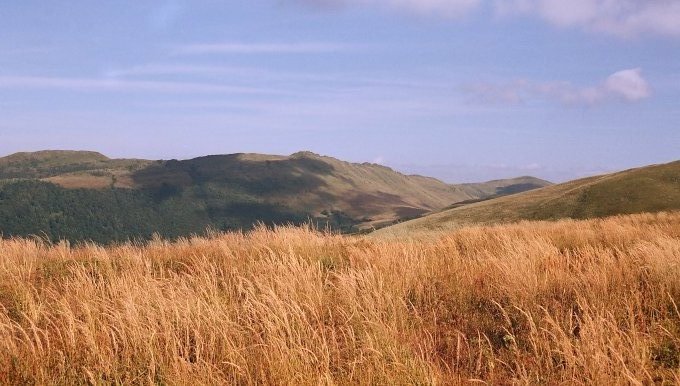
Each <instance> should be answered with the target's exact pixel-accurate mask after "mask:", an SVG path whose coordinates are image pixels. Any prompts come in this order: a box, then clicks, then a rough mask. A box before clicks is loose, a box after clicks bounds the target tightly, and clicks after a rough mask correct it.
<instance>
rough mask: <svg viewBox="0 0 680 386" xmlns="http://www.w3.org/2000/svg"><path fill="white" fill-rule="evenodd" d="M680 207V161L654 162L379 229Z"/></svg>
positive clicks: (395, 231)
mask: <svg viewBox="0 0 680 386" xmlns="http://www.w3.org/2000/svg"><path fill="white" fill-rule="evenodd" d="M674 210H680V161H673V162H669V163H666V164H653V165H648V166H643V167H639V168H632V169H627V170H623V171H619V172H615V173H609V174H603V175H598V176H592V177H587V178H582V179H578V180H573V181H568V182H565V183H562V184H556V185H551V186H547V187H543V188H540V189H536V190H531V191H526V192H521V193H518V194H514V195H506V196H502V197H498V198H491V199H485V200H480V201H477V202H469V203H462V204H461V205H454V206H452V207H450V208H448V209H445V210H442V211H439V212H435V213H432V214H429V215H428V216H424V217H422V218H419V219H415V220H412V221H407V222H403V223H401V224H398V225H395V226H393V227H388V228H385V229H381V230H380V231H378V233H377V235H404V234H415V233H419V232H428V231H444V230H449V229H455V228H458V227H461V226H468V225H490V224H497V223H506V222H515V221H521V220H557V219H562V218H573V219H587V218H598V217H607V216H614V215H622V214H635V213H643V212H660V211H674Z"/></svg>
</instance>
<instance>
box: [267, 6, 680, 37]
mask: <svg viewBox="0 0 680 386" xmlns="http://www.w3.org/2000/svg"><path fill="white" fill-rule="evenodd" d="M280 1H284V2H289V3H291V2H292V3H298V4H304V5H308V6H313V7H317V8H342V7H350V6H369V7H374V8H385V9H398V10H402V11H407V12H412V13H415V14H426V15H434V16H443V17H460V16H462V15H465V14H468V13H470V12H472V11H474V10H477V9H482V8H484V7H483V6H484V5H489V6H490V7H491V8H492V9H494V10H495V12H496V14H498V15H500V16H506V17H512V16H531V17H538V18H540V19H543V20H545V21H547V22H549V23H551V24H553V25H556V26H558V27H563V28H583V29H585V30H588V31H594V32H600V33H607V34H612V35H617V36H621V37H635V36H639V35H643V34H652V35H666V36H674V37H680V1H678V0H280Z"/></svg>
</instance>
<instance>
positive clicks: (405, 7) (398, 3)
mask: <svg viewBox="0 0 680 386" xmlns="http://www.w3.org/2000/svg"><path fill="white" fill-rule="evenodd" d="M285 1H287V2H291V3H298V4H303V5H307V6H313V7H316V8H341V7H349V6H369V7H377V8H387V9H390V8H391V9H398V10H402V11H410V12H415V13H418V14H430V15H439V16H445V17H458V16H461V15H464V14H466V13H468V12H470V11H472V10H474V9H476V8H477V7H478V6H479V5H480V4H481V3H482V2H483V0H285Z"/></svg>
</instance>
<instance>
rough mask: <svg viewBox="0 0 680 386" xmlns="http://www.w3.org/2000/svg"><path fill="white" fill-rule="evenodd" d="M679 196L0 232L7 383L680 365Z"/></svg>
mask: <svg viewBox="0 0 680 386" xmlns="http://www.w3.org/2000/svg"><path fill="white" fill-rule="evenodd" d="M678 303H680V214H668V213H661V214H655V215H651V214H649V215H647V214H645V215H635V216H629V217H618V218H610V219H604V220H592V221H562V222H556V223H540V222H536V223H530V222H526V223H520V224H515V225H505V226H497V227H486V228H466V229H462V230H459V231H456V232H454V233H450V234H448V235H446V236H444V237H442V238H441V239H438V240H436V241H413V240H411V241H398V240H367V239H361V238H350V237H342V236H335V235H324V234H321V233H317V232H315V231H313V230H310V229H304V228H298V229H294V228H280V229H278V230H276V231H268V230H265V229H258V230H256V231H254V232H252V233H249V234H246V235H241V234H225V235H214V236H213V237H210V238H194V239H189V240H180V241H178V242H174V243H170V242H165V241H161V240H157V241H154V242H151V243H149V244H148V245H144V246H142V245H121V246H115V247H108V248H103V247H99V246H95V245H87V246H82V247H69V246H68V245H66V244H59V245H53V246H49V245H44V244H43V243H41V242H37V241H34V240H5V241H0V384H33V383H37V384H86V383H92V384H117V383H125V384H152V383H155V384H172V385H179V384H255V383H259V384H440V383H441V384H459V383H471V382H472V383H474V382H482V381H483V382H487V383H492V384H509V383H518V384H561V383H569V384H608V385H615V384H650V383H664V382H665V383H668V384H671V383H678V382H680V311H679V305H678Z"/></svg>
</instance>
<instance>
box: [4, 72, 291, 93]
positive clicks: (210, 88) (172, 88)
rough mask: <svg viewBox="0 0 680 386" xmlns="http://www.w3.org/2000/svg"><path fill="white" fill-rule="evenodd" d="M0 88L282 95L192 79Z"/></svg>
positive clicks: (39, 80)
mask: <svg viewBox="0 0 680 386" xmlns="http://www.w3.org/2000/svg"><path fill="white" fill-rule="evenodd" d="M0 88H29V89H64V90H74V91H109V92H140V91H143V92H161V93H230V94H280V93H282V92H281V91H279V90H273V89H264V88H255V87H241V86H228V85H216V84H206V83H191V82H160V81H145V80H119V79H99V78H64V77H40V76H0Z"/></svg>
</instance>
